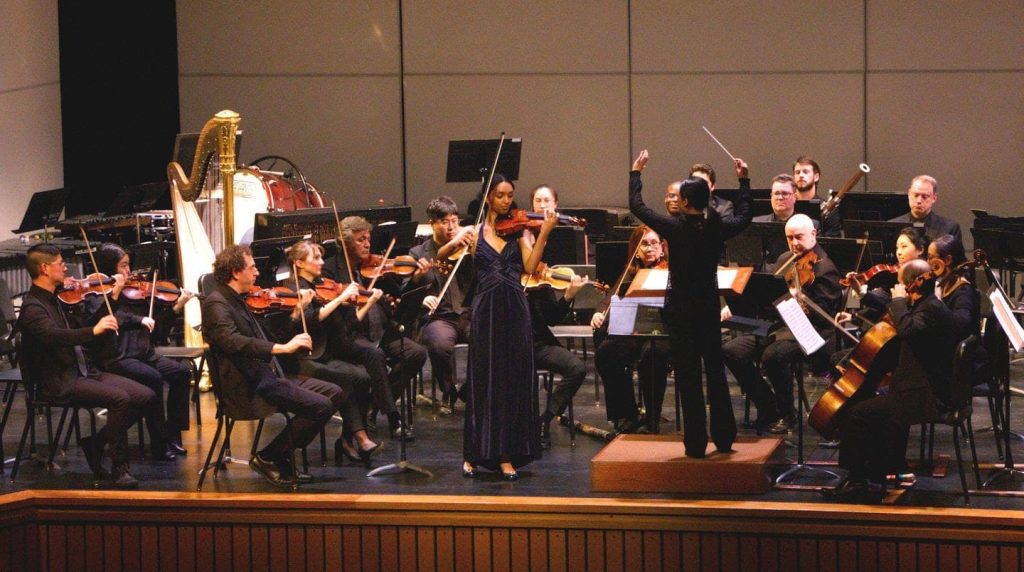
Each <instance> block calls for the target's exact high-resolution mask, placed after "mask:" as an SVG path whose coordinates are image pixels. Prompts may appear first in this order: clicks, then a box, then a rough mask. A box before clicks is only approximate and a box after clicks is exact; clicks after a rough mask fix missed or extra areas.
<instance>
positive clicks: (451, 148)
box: [445, 137, 523, 183]
mask: <svg viewBox="0 0 1024 572" xmlns="http://www.w3.org/2000/svg"><path fill="white" fill-rule="evenodd" d="M499 141H500V139H472V140H461V141H449V142H448V169H447V171H446V173H445V182H447V183H475V182H480V181H481V180H486V179H487V175H488V171H489V170H490V169H491V165H492V164H493V163H494V154H495V153H497V151H498V142H499ZM522 152H523V139H522V138H521V137H514V138H508V139H506V140H505V143H504V145H503V146H502V151H501V157H500V158H499V159H498V167H497V172H498V173H501V174H502V175H505V176H506V177H508V178H509V179H510V180H512V181H515V180H518V179H519V158H520V156H521V155H522Z"/></svg>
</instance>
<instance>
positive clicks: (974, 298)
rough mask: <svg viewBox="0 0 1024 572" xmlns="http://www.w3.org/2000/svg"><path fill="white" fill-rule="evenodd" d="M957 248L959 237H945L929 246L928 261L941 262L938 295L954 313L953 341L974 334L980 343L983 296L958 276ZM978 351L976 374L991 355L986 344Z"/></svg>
mask: <svg viewBox="0 0 1024 572" xmlns="http://www.w3.org/2000/svg"><path fill="white" fill-rule="evenodd" d="M956 248H957V242H956V238H955V237H954V236H953V235H950V234H944V235H942V236H940V237H938V238H936V239H935V240H933V241H932V242H931V243H930V244H929V245H928V261H929V262H931V261H933V260H940V261H942V265H941V268H942V270H941V272H938V273H937V276H938V280H937V282H936V288H935V296H936V297H937V298H938V299H939V300H942V302H943V303H944V304H945V305H946V307H947V308H949V310H950V312H951V314H952V318H953V339H954V340H957V341H958V342H959V341H962V340H965V339H967V338H968V337H970V336H972V335H973V336H976V337H977V339H979V340H981V339H982V335H981V293H980V292H978V289H977V288H975V287H974V284H972V283H971V281H970V280H968V279H967V278H964V277H963V276H962V275H960V274H958V273H957V271H956V267H955V266H954V264H953V259H954V257H955V256H956ZM976 348H977V349H976V350H975V351H976V353H975V355H974V356H973V362H974V369H975V371H976V372H977V371H979V370H982V369H983V368H985V367H986V366H987V365H988V355H987V353H986V351H985V345H984V344H980V343H979V344H978V345H977V346H976ZM975 379H976V380H977V383H984V382H986V381H987V380H988V378H987V377H986V376H984V375H976V376H975Z"/></svg>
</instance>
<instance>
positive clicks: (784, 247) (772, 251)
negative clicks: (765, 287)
mask: <svg viewBox="0 0 1024 572" xmlns="http://www.w3.org/2000/svg"><path fill="white" fill-rule="evenodd" d="M742 234H744V235H748V236H756V237H758V238H760V240H761V259H760V263H759V264H753V266H755V267H756V268H758V269H760V270H764V269H765V268H767V267H768V265H769V264H774V263H775V261H776V260H777V259H778V258H779V255H780V254H782V253H784V252H787V251H788V250H789V245H788V244H787V243H786V223H784V222H776V221H764V222H752V223H750V226H748V227H747V229H746V230H745V231H743V233H742ZM669 256H671V253H670V254H669Z"/></svg>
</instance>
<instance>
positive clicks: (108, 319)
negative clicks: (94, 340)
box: [92, 314, 117, 336]
mask: <svg viewBox="0 0 1024 572" xmlns="http://www.w3.org/2000/svg"><path fill="white" fill-rule="evenodd" d="M116 331H117V318H115V317H114V316H112V315H110V314H107V315H106V316H103V317H102V318H100V321H98V322H96V325H95V326H93V327H92V335H94V336H98V335H100V334H102V333H104V332H116Z"/></svg>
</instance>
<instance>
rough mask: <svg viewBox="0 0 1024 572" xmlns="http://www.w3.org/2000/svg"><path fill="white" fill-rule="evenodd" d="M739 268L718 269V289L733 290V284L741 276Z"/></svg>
mask: <svg viewBox="0 0 1024 572" xmlns="http://www.w3.org/2000/svg"><path fill="white" fill-rule="evenodd" d="M739 272H740V271H739V269H737V268H722V267H719V268H718V289H719V290H731V289H732V283H733V282H735V281H736V276H737V275H738V274H739Z"/></svg>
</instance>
